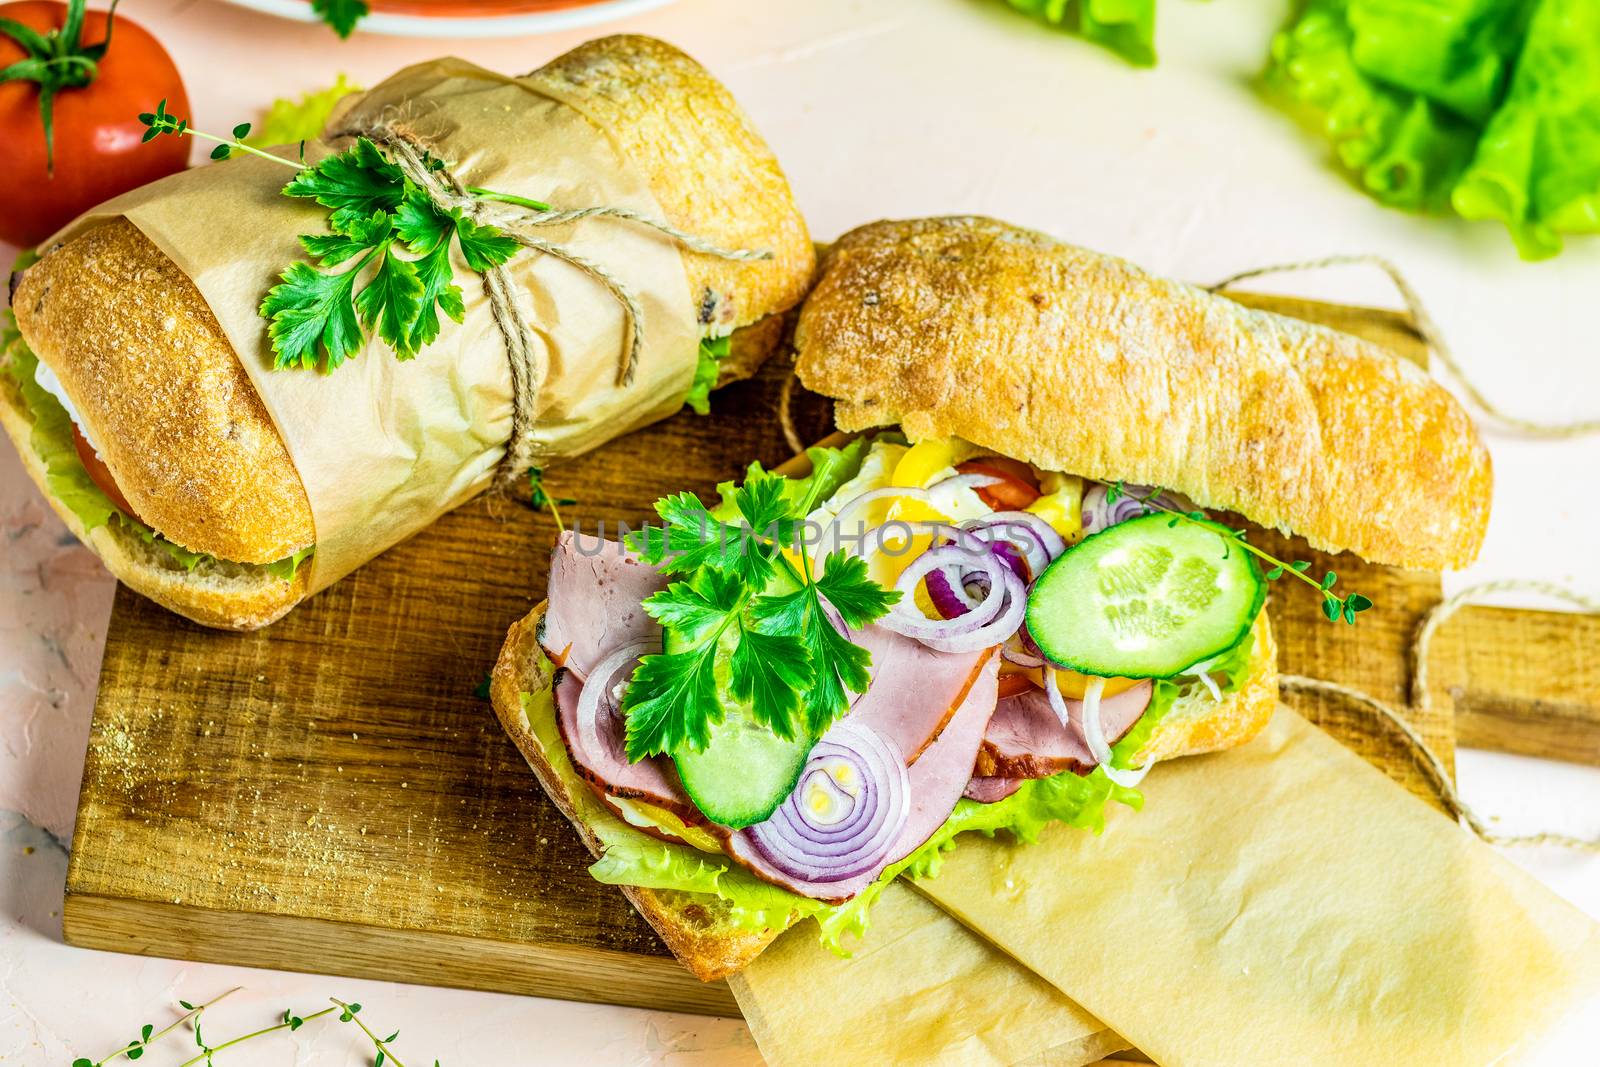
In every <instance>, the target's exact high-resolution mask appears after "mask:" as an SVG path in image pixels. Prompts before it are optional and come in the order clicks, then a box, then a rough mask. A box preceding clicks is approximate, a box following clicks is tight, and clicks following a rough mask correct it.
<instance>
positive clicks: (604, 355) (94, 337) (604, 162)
mask: <svg viewBox="0 0 1600 1067" xmlns="http://www.w3.org/2000/svg"><path fill="white" fill-rule="evenodd" d="M143 118H144V119H145V121H146V123H147V124H148V125H150V126H151V135H152V136H154V135H158V134H160V133H163V132H165V133H173V134H178V135H180V136H181V135H185V134H188V133H190V132H191V131H190V130H189V128H188V126H187V122H186V121H183V120H182V119H180V118H179V117H175V116H169V115H167V114H166V113H165V108H164V107H162V108H158V109H157V112H156V113H155V114H154V115H147V116H143ZM237 136H238V135H237V134H236V139H237ZM236 151H237V147H236ZM276 157H277V158H270V157H263V156H262V155H261V154H260V153H258V154H256V155H245V156H242V157H241V158H234V159H231V160H229V161H227V162H223V163H217V164H214V165H211V166H207V167H201V168H197V169H195V170H191V171H189V172H186V173H184V174H180V175H176V176H174V177H172V178H170V179H167V180H165V181H162V182H158V183H156V184H154V185H151V186H147V187H146V188H144V189H141V190H138V191H136V192H134V193H132V194H130V195H128V196H126V197H123V198H120V199H118V200H115V201H112V202H111V203H108V204H106V205H104V206H103V207H101V208H100V209H98V210H96V211H95V212H93V213H91V214H90V215H88V216H86V217H85V218H83V219H80V220H78V221H77V222H75V223H74V224H73V225H72V226H70V227H69V228H68V229H67V230H66V231H64V232H63V233H62V234H60V235H58V236H57V237H56V238H55V239H53V240H52V241H50V242H48V243H47V244H46V245H45V246H44V247H43V248H42V249H41V255H40V256H39V257H38V258H37V261H36V262H33V263H32V264H31V265H29V266H27V267H26V269H24V270H22V271H21V272H20V273H19V274H17V275H16V276H14V277H13V280H12V309H13V313H14V315H15V320H16V327H17V330H16V331H13V334H12V336H11V337H10V338H9V339H8V340H9V343H8V344H6V345H5V352H4V356H3V365H0V421H3V422H4V424H5V427H6V429H7V431H8V432H9V433H10V435H11V437H12V439H13V442H14V443H15V445H16V447H17V450H18V452H19V453H20V454H21V456H22V457H23V460H24V463H25V465H26V467H27V469H28V470H29V472H30V474H31V475H32V476H33V478H34V480H35V481H36V482H37V483H38V484H39V486H40V489H41V490H42V491H43V492H44V493H45V495H46V496H47V497H48V499H49V500H50V502H51V504H52V506H53V507H54V508H55V510H56V511H57V512H58V513H59V514H60V515H61V517H62V518H63V520H64V521H65V522H66V523H67V524H68V526H69V527H71V529H72V530H73V532H74V533H76V534H77V535H78V536H79V538H80V539H82V540H83V541H84V542H85V543H86V544H88V545H89V546H90V547H91V548H93V549H94V550H95V551H96V552H97V553H99V555H100V556H101V557H102V558H103V559H104V560H105V562H106V564H107V565H108V566H109V567H110V568H111V570H112V571H113V572H114V573H115V574H116V575H117V576H118V577H119V578H121V579H122V580H123V581H124V582H125V583H127V584H128V585H129V586H130V587H132V588H133V589H135V590H138V591H139V592H141V593H143V594H145V595H146V596H149V597H151V598H152V599H154V600H156V601H158V602H159V603H161V604H163V605H164V606H166V607H168V608H171V609H172V610H174V611H177V612H179V613H181V614H183V615H186V616H188V617H189V618H191V619H194V620H196V621H198V622H201V623H204V624H207V625H211V626H220V627H229V628H238V629H248V628H252V627H257V626H261V625H264V624H266V623H269V622H272V621H273V620H275V619H277V618H279V617H280V616H282V615H283V613H284V612H286V611H288V610H289V609H290V608H291V607H293V606H294V605H295V604H296V603H298V602H299V601H300V600H302V599H304V598H305V597H306V596H308V595H310V594H311V593H313V592H315V591H317V590H319V589H322V588H324V587H326V586H327V585H329V584H331V583H332V582H334V581H335V580H337V579H338V578H340V577H341V576H343V575H344V574H347V573H349V572H350V571H351V570H353V569H354V568H356V567H358V566H360V565H361V564H362V563H363V562H365V561H366V560H368V559H371V558H372V557H373V556H375V555H377V554H378V553H380V552H382V551H383V550H384V549H386V548H387V547H389V546H390V545H393V544H394V543H396V542H397V541H399V540H401V539H403V538H405V537H408V536H410V535H411V534H413V533H415V532H417V531H418V530H419V529H421V528H422V527H424V526H426V525H427V524H428V523H430V522H432V521H433V520H434V519H435V518H437V517H438V516H439V515H440V514H442V513H443V512H445V511H447V510H449V509H450V508H453V507H455V506H457V505H459V504H461V503H463V502H464V501H466V500H467V499H469V498H471V497H472V496H474V495H476V494H477V493H479V492H481V491H483V490H484V489H486V488H488V487H489V486H491V485H494V484H496V483H497V482H498V483H500V484H502V485H510V484H512V483H514V482H515V481H516V480H517V479H519V478H522V477H524V476H525V475H526V473H527V470H528V468H529V467H531V466H535V465H538V464H541V463H543V462H544V461H546V460H549V459H552V458H559V457H563V456H570V455H574V454H576V453H579V452H581V451H584V450H586V449H589V448H592V447H594V446H596V445H598V444H600V443H602V442H604V441H606V440H608V439H610V438H612V437H614V436H616V435H618V434H621V433H624V432H626V431H628V430H630V429H632V428H634V427H637V426H640V425H643V424H645V423H647V422H650V421H653V420H655V419H659V418H661V417H663V416H665V415H667V414H670V413H671V412H673V411H676V410H678V409H679V408H680V407H681V406H682V405H683V404H684V403H685V401H686V400H688V401H690V402H693V403H695V404H696V406H703V399H704V394H705V392H706V390H707V389H708V388H710V387H711V386H713V385H715V384H719V383H721V382H724V381H727V380H730V379H732V378H737V377H742V376H747V375H748V374H750V373H751V372H752V371H753V370H754V368H756V367H757V366H758V365H759V364H760V362H761V361H762V360H763V359H764V358H765V357H766V355H767V354H768V353H769V352H770V351H771V350H772V349H773V347H774V346H775V345H776V344H777V342H778V340H779V337H780V334H781V329H782V326H781V313H782V312H784V311H785V310H786V309H788V308H790V307H792V306H793V305H794V304H796V303H797V302H798V301H799V299H800V298H801V296H802V295H803V293H804V291H805V287H806V285H807V284H808V282H809V280H810V277H811V274H812V271H813V268H814V254H813V251H812V246H811V244H810V241H809V238H808V236H807V234H806V230H805V225H804V222H803V221H802V219H801V217H800V215H799V213H798V211H797V210H796V208H795V205H794V202H793V199H792V196H791V194H790V191H789V187H788V184H787V182H786V180H785V179H784V176H783V174H782V172H781V171H780V170H779V168H778V165H777V162H776V161H775V160H774V159H773V157H772V155H771V153H770V152H769V151H768V149H767V147H766V145H765V144H764V143H763V142H762V141H761V139H760V137H759V136H758V135H757V134H756V132H755V131H754V129H753V128H752V127H751V125H750V122H749V120H748V119H747V118H746V117H745V116H744V115H743V113H742V112H740V110H739V109H738V106H737V105H736V104H735V103H734V101H733V99H732V98H731V97H730V95H729V94H728V92H727V90H726V89H724V88H723V87H722V86H721V85H720V84H719V83H718V82H717V81H716V80H715V79H714V78H712V77H711V76H710V75H709V74H708V73H707V72H706V71H705V70H704V69H702V68H701V67H700V66H699V65H697V64H696V63H695V62H694V61H693V60H691V59H689V58H688V57H687V56H685V55H683V54H682V53H680V52H678V51H677V50H675V49H673V48H671V47H670V46H668V45H665V44H662V43H661V42H658V41H654V40H651V39H648V38H642V37H612V38H606V39H603V40H598V41H594V42H591V43H589V44H587V45H584V46H582V47H580V48H578V49H576V50H574V51H572V52H570V53H568V54H566V55H564V56H562V57H560V58H558V59H556V60H554V61H553V62H551V63H550V64H548V65H547V66H545V67H542V68H541V69H539V70H537V71H535V72H534V73H532V74H529V75H527V76H525V77H521V78H510V77H505V76H501V75H498V74H493V73H491V72H489V71H485V70H482V69H480V68H477V67H474V66H472V65H471V64H468V63H464V62H462V61H459V60H450V59H447V60H439V61H436V62H431V63H425V64H421V65H419V66H416V67H411V68H408V69H406V70H404V71H401V72H400V73H398V74H396V75H394V76H393V77H391V78H390V79H388V80H387V81H385V82H384V83H382V84H381V85H379V86H377V87H376V88H375V89H373V90H371V91H370V92H367V93H365V94H362V95H360V96H358V97H354V98H350V99H348V100H346V101H344V102H343V103H342V104H341V106H340V109H339V110H338V111H337V112H336V113H335V115H334V117H333V119H332V120H331V122H330V125H329V127H328V130H327V133H326V136H325V138H324V139H323V140H322V141H321V142H318V143H311V144H302V145H299V146H291V147H289V148H285V149H281V150H278V151H277V152H276ZM286 182H288V183H289V184H288V185H286ZM396 356H398V357H399V358H398V359H396V358H394V357H396ZM312 368H315V369H312ZM318 370H320V371H322V372H323V373H318V372H317V371H318Z"/></svg>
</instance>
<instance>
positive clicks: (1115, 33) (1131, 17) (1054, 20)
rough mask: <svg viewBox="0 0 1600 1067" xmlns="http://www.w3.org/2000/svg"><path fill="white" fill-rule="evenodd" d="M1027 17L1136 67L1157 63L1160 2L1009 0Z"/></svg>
mask: <svg viewBox="0 0 1600 1067" xmlns="http://www.w3.org/2000/svg"><path fill="white" fill-rule="evenodd" d="M1007 2H1008V3H1010V5H1011V6H1012V7H1014V8H1016V9H1017V10H1018V11H1021V12H1023V13H1024V14H1028V15H1032V16H1033V17H1034V18H1036V19H1041V20H1043V21H1044V22H1047V23H1049V24H1050V25H1052V26H1058V27H1060V28H1062V29H1064V30H1067V31H1069V32H1071V33H1076V34H1077V35H1078V36H1080V37H1082V38H1083V39H1084V40H1086V41H1089V42H1092V43H1093V44H1097V45H1100V46H1101V47H1102V48H1107V49H1109V50H1111V51H1113V52H1115V53H1116V54H1117V55H1119V56H1121V57H1122V58H1123V59H1126V60H1127V61H1128V62H1129V63H1132V64H1133V65H1134V66H1136V67H1153V66H1155V62H1156V47H1155V37H1156V0H1007Z"/></svg>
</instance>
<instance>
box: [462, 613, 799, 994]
mask: <svg viewBox="0 0 1600 1067" xmlns="http://www.w3.org/2000/svg"><path fill="white" fill-rule="evenodd" d="M544 612H545V605H544V604H542V603H541V604H540V605H538V606H537V607H535V608H534V609H533V610H532V611H531V612H529V613H528V614H527V615H526V616H524V617H523V618H521V619H519V620H518V621H517V622H515V623H513V624H512V626H511V629H510V630H509V631H508V632H507V633H506V641H505V644H504V645H503V646H502V647H501V649H500V656H499V659H498V660H496V662H495V665H494V670H493V672H492V673H491V675H490V679H489V697H490V701H491V703H493V705H494V710H495V715H496V716H497V717H498V718H499V720H500V724H501V725H502V726H504V727H505V730H506V733H507V735H509V736H510V738H511V740H512V742H513V743H514V744H515V745H516V746H517V750H518V751H519V752H521V753H522V757H523V759H525V760H527V761H528V766H529V767H530V768H532V770H533V773H534V777H536V778H538V779H539V784H540V785H542V786H544V791H545V792H546V793H547V794H549V796H550V799H551V801H553V802H554V803H555V805H556V807H557V808H559V809H560V810H561V814H563V815H565V816H566V817H567V820H568V821H569V822H571V823H572V825H573V828H574V829H576V830H577V831H578V836H579V837H581V838H582V839H583V843H584V844H585V845H586V846H588V848H589V851H590V852H591V853H593V854H594V855H595V856H596V857H598V856H600V854H601V852H602V846H601V843H600V840H599V838H598V837H596V836H595V833H594V830H593V829H592V828H591V827H590V826H589V825H588V823H586V822H585V821H584V819H583V816H582V815H581V814H579V812H578V809H577V807H576V805H575V804H574V803H573V798H572V797H571V796H570V795H569V794H568V793H567V787H566V785H565V784H564V783H563V782H562V780H561V777H560V776H559V775H558V774H556V771H555V768H554V767H552V766H551V765H550V761H549V760H548V759H546V758H545V754H544V749H543V747H542V746H541V745H540V744H539V741H538V739H537V738H536V737H535V736H534V734H533V731H532V730H531V729H530V728H529V724H528V719H527V713H526V712H525V711H524V710H523V706H522V695H523V694H524V693H539V692H542V691H545V690H548V689H549V688H550V684H551V679H552V672H551V669H550V664H549V661H548V660H547V659H546V658H545V655H544V652H543V650H542V649H540V647H539V625H540V623H541V622H543V620H544ZM620 888H621V889H622V892H623V894H624V895H625V896H626V897H627V898H628V900H629V901H630V902H631V903H632V904H633V906H634V907H635V908H636V909H637V910H638V912H639V914H640V915H642V916H644V918H645V921H647V922H648V923H649V924H650V925H651V926H652V927H654V928H655V931H656V933H658V934H660V935H661V940H663V941H665V942H666V944H667V947H668V948H669V949H671V950H672V954H673V955H674V956H676V957H677V958H678V960H679V962H681V963H682V964H683V965H684V966H685V967H687V968H688V969H689V972H690V973H691V974H693V975H694V976H695V977H696V978H698V979H700V980H701V981H702V982H713V981H716V980H717V979H719V978H726V977H727V976H728V975H730V974H732V973H733V972H735V971H737V970H740V969H742V968H743V967H744V966H745V964H747V963H749V962H750V961H751V960H753V959H755V958H756V957H757V956H759V955H760V954H761V950H762V949H764V948H766V947H767V945H768V944H769V943H770V942H771V941H772V939H773V938H775V937H777V936H778V931H767V932H751V931H749V930H745V929H742V928H740V927H738V926H736V925H734V924H733V923H731V922H728V921H727V919H726V918H725V917H722V916H720V915H719V914H718V911H719V909H718V906H717V905H716V904H708V903H707V898H706V897H704V896H696V895H691V894H687V893H676V892H670V891H663V890H655V889H640V888H637V887H635V886H622V887H620Z"/></svg>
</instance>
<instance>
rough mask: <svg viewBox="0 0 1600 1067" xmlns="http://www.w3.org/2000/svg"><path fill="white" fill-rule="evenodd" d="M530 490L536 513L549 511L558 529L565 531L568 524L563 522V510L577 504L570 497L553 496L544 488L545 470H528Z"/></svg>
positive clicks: (539, 468) (530, 468)
mask: <svg viewBox="0 0 1600 1067" xmlns="http://www.w3.org/2000/svg"><path fill="white" fill-rule="evenodd" d="M528 488H529V490H531V491H532V498H531V502H532V504H533V510H535V511H549V512H550V514H551V515H552V516H554V517H555V520H556V528H557V529H559V530H562V531H565V530H566V528H567V524H566V523H564V522H562V521H561V509H562V508H564V507H569V506H571V505H573V504H576V503H577V500H575V499H573V498H572V497H570V496H551V495H550V494H549V493H548V492H547V491H546V490H545V487H544V468H542V467H529V468H528Z"/></svg>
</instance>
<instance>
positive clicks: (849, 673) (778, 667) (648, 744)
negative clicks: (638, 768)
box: [623, 470, 900, 760]
mask: <svg viewBox="0 0 1600 1067" xmlns="http://www.w3.org/2000/svg"><path fill="white" fill-rule="evenodd" d="M787 484H788V479H786V478H784V477H783V476H782V475H779V474H771V473H768V472H765V471H759V470H752V472H751V474H750V476H749V477H748V478H747V479H746V480H745V483H744V485H743V486H741V487H740V488H739V489H737V490H735V491H734V493H733V503H734V505H735V508H736V510H737V512H738V515H739V518H740V520H741V521H740V523H739V524H734V523H728V522H722V521H719V520H718V519H716V518H714V517H713V516H712V515H711V513H710V512H709V511H707V510H706V508H705V506H704V505H703V504H701V502H700V501H699V499H698V498H696V497H695V496H694V495H692V494H690V493H679V494H677V495H676V496H669V497H666V498H664V499H662V500H659V501H657V503H656V513H657V514H658V515H659V516H660V517H661V521H662V525H661V526H659V527H657V526H647V527H645V528H644V529H642V530H639V531H637V532H635V533H633V534H630V535H629V536H628V538H627V541H628V544H629V546H630V547H632V548H633V549H634V550H635V551H637V552H638V553H639V554H640V556H641V557H642V558H643V559H644V560H645V561H646V562H648V563H651V564H653V565H655V566H657V567H658V568H659V569H660V570H661V571H663V572H664V573H667V574H680V575H684V578H683V580H681V581H676V582H673V583H672V584H671V585H669V586H668V587H667V588H666V589H665V590H663V591H662V592H659V593H656V594H655V595H654V596H651V597H649V598H648V599H647V600H645V602H644V608H645V611H647V612H648V613H649V614H650V615H651V617H652V618H654V619H655V620H656V621H657V622H659V623H661V625H662V626H663V627H665V628H666V630H667V631H668V633H669V634H670V635H672V636H673V637H674V638H675V639H676V645H677V647H679V648H680V651H676V652H667V653H659V654H656V655H650V656H645V657H644V658H643V659H642V660H641V661H640V663H639V667H638V669H637V670H635V672H634V674H633V678H632V680H631V681H630V682H629V684H628V690H627V693H626V696H625V697H624V700H623V714H624V717H625V718H626V720H627V751H628V758H629V759H631V760H640V759H643V758H644V757H646V756H649V755H654V754H656V753H662V752H668V751H670V750H672V749H675V748H678V747H681V746H684V745H688V746H689V747H691V748H696V749H699V748H704V747H705V745H706V744H707V743H708V742H709V740H710V731H711V727H712V726H714V725H716V724H717V723H719V722H721V721H722V719H723V717H724V716H725V714H726V709H725V707H724V705H723V702H722V700H721V699H720V698H719V696H718V688H719V675H718V670H717V667H718V662H719V660H721V659H723V657H724V656H725V657H726V663H727V674H726V677H727V687H728V692H729V694H730V695H731V696H732V697H733V698H734V699H735V700H737V701H740V702H741V703H743V704H744V705H745V706H746V707H748V709H749V712H750V715H751V717H752V718H754V719H755V721H757V722H759V723H761V724H763V725H765V726H766V727H768V728H769V729H770V730H772V732H773V733H775V734H777V735H778V736H779V737H781V738H784V739H786V740H792V739H794V738H795V737H796V736H798V735H799V734H801V733H804V734H806V735H808V736H811V737H819V736H821V735H822V733H823V732H824V731H826V730H827V728H828V726H829V725H830V724H831V723H832V722H833V721H834V720H835V719H837V718H838V717H839V716H840V715H843V714H844V713H845V711H846V710H848V708H849V697H848V695H847V694H846V690H851V691H854V692H857V693H860V692H864V691H865V690H866V688H867V684H868V682H869V681H870V675H869V674H868V672H867V668H868V667H869V666H870V664H871V656H870V655H869V654H868V653H867V651H866V650H865V649H863V648H861V647H859V646H857V645H855V644H853V643H852V642H851V641H850V640H849V638H848V637H845V636H844V635H842V634H841V633H840V632H839V630H838V629H836V628H835V626H834V624H833V622H832V621H831V619H830V617H829V611H830V609H831V610H832V612H834V613H836V614H837V615H838V617H839V618H840V619H842V620H843V622H844V624H845V626H847V627H852V628H853V627H861V626H865V625H867V624H868V623H870V622H872V621H873V620H875V619H877V618H880V617H881V616H882V615H883V614H884V613H885V612H887V611H888V610H889V608H890V606H891V605H893V604H894V603H895V602H896V601H898V600H899V599H900V594H899V593H898V592H893V591H889V590H885V589H883V588H882V587H881V586H879V585H878V584H877V583H875V582H873V581H872V579H871V578H870V577H868V575H867V568H866V564H865V563H864V562H862V561H861V560H860V559H857V558H855V557H852V556H849V555H847V554H846V553H844V552H842V551H841V552H835V553H833V554H832V555H830V556H828V558H827V560H826V561H825V562H824V565H823V570H822V574H821V575H820V576H817V575H815V574H813V572H812V567H811V563H810V560H809V558H808V554H807V553H805V552H803V551H802V552H799V553H797V555H798V556H799V558H800V561H801V563H800V566H798V567H797V566H796V565H795V563H794V562H793V560H792V559H791V558H790V555H789V553H787V552H786V551H785V549H786V548H787V547H788V546H790V545H792V544H793V542H794V539H795V534H796V531H797V530H798V529H799V526H800V523H801V520H803V519H804V517H805V516H806V514H807V513H808V512H810V510H811V509H812V507H813V506H814V505H815V503H816V500H815V497H816V495H817V493H818V491H819V489H820V483H818V484H817V485H814V486H813V487H812V489H811V491H810V492H809V493H807V494H806V495H805V496H804V498H803V499H799V500H794V499H791V498H790V497H789V496H788V494H786V493H785V489H784V487H785V486H786V485H787ZM774 582H777V583H779V586H780V589H779V590H778V591H773V592H769V591H768V590H769V589H770V588H772V585H773V583H774ZM790 586H792V587H793V590H792V591H781V590H782V589H783V588H784V587H790Z"/></svg>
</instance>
